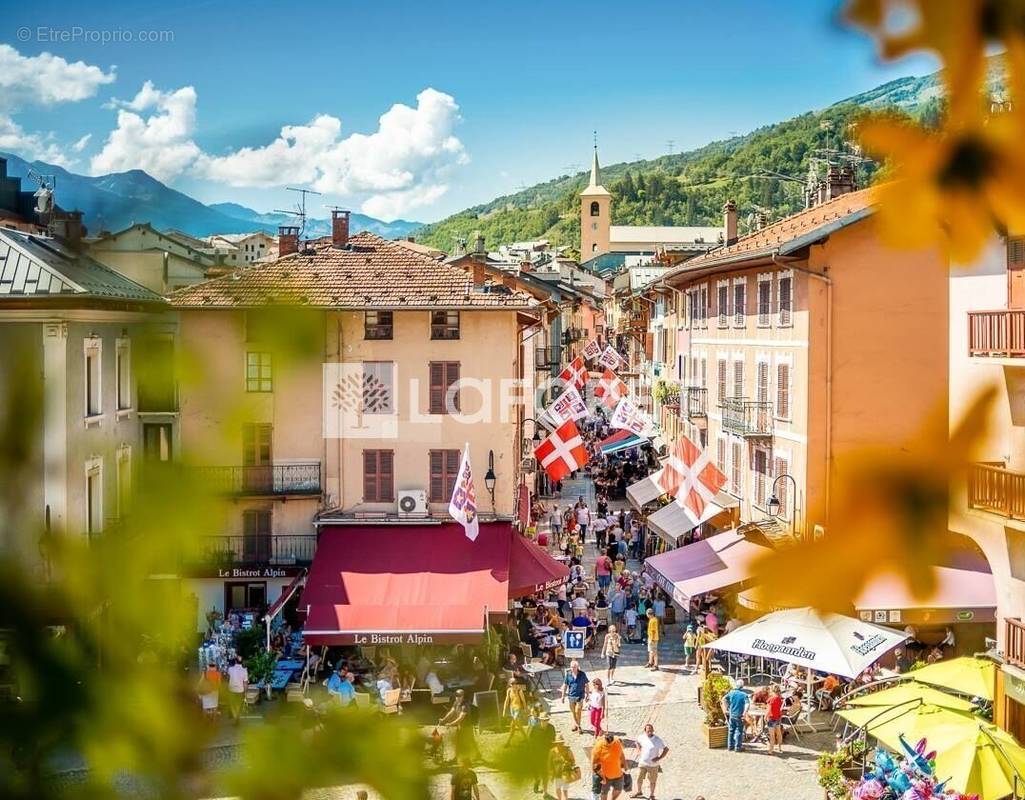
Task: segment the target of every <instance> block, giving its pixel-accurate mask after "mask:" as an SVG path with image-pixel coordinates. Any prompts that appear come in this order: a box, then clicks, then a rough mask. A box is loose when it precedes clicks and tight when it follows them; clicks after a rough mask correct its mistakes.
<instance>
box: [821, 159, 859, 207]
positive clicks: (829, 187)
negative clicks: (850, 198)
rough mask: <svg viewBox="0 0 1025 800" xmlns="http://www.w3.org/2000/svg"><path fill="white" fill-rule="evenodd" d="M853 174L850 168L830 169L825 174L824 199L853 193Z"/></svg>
mask: <svg viewBox="0 0 1025 800" xmlns="http://www.w3.org/2000/svg"><path fill="white" fill-rule="evenodd" d="M854 188H855V187H854V172H853V171H852V170H851V168H850V167H832V166H831V167H830V168H829V171H828V172H827V173H826V199H827V200H832V199H833V198H834V197H839V196H840V195H843V194H847V193H848V192H853V191H854Z"/></svg>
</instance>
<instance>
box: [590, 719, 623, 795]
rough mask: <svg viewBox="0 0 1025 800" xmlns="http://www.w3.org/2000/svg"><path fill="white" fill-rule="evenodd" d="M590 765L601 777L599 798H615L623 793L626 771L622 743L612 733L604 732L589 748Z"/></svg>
mask: <svg viewBox="0 0 1025 800" xmlns="http://www.w3.org/2000/svg"><path fill="white" fill-rule="evenodd" d="M591 766H592V768H594V770H595V771H596V772H597V773H598V774H599V775H600V777H601V800H616V798H617V797H619V796H620V795H621V794H622V793H623V775H624V773H625V772H626V754H625V753H624V752H623V743H622V742H621V741H620V740H619V739H618V738H616V736H614V735H613V734H612V733H606V734H605V736H604V737H603V738H601V739H599V740H598V741H597V742H596V743H595V745H594V749H593V750H591ZM610 792H611V795H610Z"/></svg>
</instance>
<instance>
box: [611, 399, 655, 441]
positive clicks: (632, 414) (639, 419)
mask: <svg viewBox="0 0 1025 800" xmlns="http://www.w3.org/2000/svg"><path fill="white" fill-rule="evenodd" d="M609 426H610V427H613V428H617V429H621V430H627V431H630V433H634V434H637V435H638V436H647V435H648V433H649V432H650V431H651V428H652V424H651V417H649V416H648V415H647V414H645V413H644V412H643V411H641V409H639V408H638V407H637V406H636V405H635V404H634V402H633V401H632V400H630V399H629V398H626V397H624V398H622V399H621V400H620V401H619V404H618V405H617V406H616V410H615V411H613V412H612V419H610V420H609Z"/></svg>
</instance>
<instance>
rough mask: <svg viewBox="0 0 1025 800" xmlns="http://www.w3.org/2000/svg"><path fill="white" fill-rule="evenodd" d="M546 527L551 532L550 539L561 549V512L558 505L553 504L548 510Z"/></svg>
mask: <svg viewBox="0 0 1025 800" xmlns="http://www.w3.org/2000/svg"><path fill="white" fill-rule="evenodd" d="M548 529H549V530H550V531H551V533H552V541H553V543H554V544H555V547H556V548H557V549H560V550H561V549H562V512H561V511H559V506H558V505H557V504H556V505H553V506H552V510H551V511H549V512H548Z"/></svg>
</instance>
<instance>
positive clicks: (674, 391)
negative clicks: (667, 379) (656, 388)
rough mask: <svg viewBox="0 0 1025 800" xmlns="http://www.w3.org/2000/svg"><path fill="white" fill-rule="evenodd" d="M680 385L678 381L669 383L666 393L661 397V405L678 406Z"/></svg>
mask: <svg viewBox="0 0 1025 800" xmlns="http://www.w3.org/2000/svg"><path fill="white" fill-rule="evenodd" d="M680 394H681V392H680V385H679V384H678V383H672V384H669V385H668V386H667V387H666V393H665V395H663V397H662V405H663V406H668V407H670V408H679V407H680Z"/></svg>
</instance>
